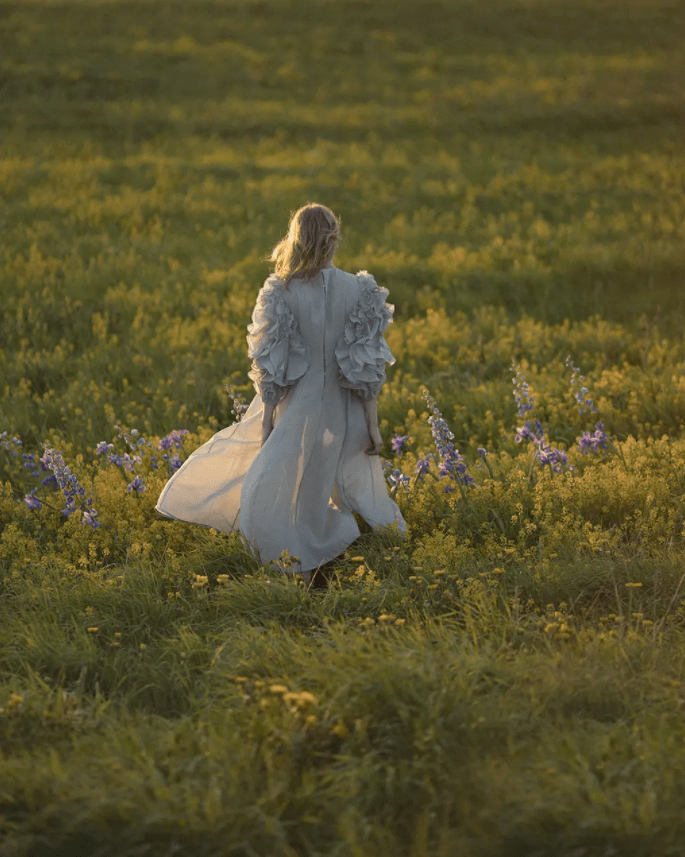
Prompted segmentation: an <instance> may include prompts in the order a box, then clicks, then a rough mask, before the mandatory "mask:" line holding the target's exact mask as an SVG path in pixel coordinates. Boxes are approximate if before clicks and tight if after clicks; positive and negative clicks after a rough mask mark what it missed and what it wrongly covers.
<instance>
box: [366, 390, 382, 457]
mask: <svg viewBox="0 0 685 857" xmlns="http://www.w3.org/2000/svg"><path fill="white" fill-rule="evenodd" d="M364 411H365V412H366V425H367V426H368V429H369V438H370V440H371V446H370V447H369V448H368V449H367V450H365V452H366V454H367V455H379V454H380V451H381V446H383V438H382V437H381V432H380V429H379V428H378V400H377V399H376V397H375V396H374V397H373V398H370V399H365V400H364Z"/></svg>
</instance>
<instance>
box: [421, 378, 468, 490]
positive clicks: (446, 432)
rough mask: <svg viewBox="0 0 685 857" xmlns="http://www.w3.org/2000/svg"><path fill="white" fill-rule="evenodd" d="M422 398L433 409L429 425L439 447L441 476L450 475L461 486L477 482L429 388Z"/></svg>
mask: <svg viewBox="0 0 685 857" xmlns="http://www.w3.org/2000/svg"><path fill="white" fill-rule="evenodd" d="M422 398H423V400H424V401H425V402H426V404H427V405H428V409H429V410H430V411H431V416H430V417H428V425H429V426H430V427H431V433H432V435H433V442H434V443H435V448H436V449H437V451H438V457H439V458H440V465H439V468H438V469H439V472H440V477H441V478H444V477H449V478H450V479H452V480H455V481H456V482H458V483H459V485H461V486H464V485H467V486H468V485H473V484H475V483H474V481H473V479H472V478H471V476H470V475H469V474H468V472H467V470H466V464H465V463H464V459H463V458H462V456H461V453H460V452H459V450H458V449H456V447H455V446H454V443H453V440H454V435H453V434H452V432H451V431H450V427H449V426H448V425H447V422H446V421H445V419H444V418H443V416H442V414H441V413H440V411H439V410H438V406H437V404H436V403H435V399H433V397H432V396H431V395H430V393H429V392H428V391H427V390H424V392H423V395H422Z"/></svg>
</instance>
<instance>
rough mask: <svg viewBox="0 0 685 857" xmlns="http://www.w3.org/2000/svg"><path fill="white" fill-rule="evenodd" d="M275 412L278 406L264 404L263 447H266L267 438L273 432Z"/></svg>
mask: <svg viewBox="0 0 685 857" xmlns="http://www.w3.org/2000/svg"><path fill="white" fill-rule="evenodd" d="M275 410H276V405H268V404H267V403H266V402H264V412H263V414H262V446H264V444H265V443H266V440H267V438H268V437H269V435H270V434H271V432H272V431H273V427H274V411H275Z"/></svg>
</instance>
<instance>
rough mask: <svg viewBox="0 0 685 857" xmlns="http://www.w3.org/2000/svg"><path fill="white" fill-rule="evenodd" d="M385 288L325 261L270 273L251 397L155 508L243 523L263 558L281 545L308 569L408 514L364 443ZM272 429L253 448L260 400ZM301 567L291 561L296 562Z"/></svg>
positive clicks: (376, 384) (378, 365)
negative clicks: (284, 273) (362, 523)
mask: <svg viewBox="0 0 685 857" xmlns="http://www.w3.org/2000/svg"><path fill="white" fill-rule="evenodd" d="M387 295H388V290H387V289H383V288H380V287H379V286H378V285H377V283H376V281H375V280H374V278H373V277H372V276H371V275H370V274H368V273H367V272H366V271H361V272H360V273H359V274H356V275H354V274H348V273H346V272H345V271H342V270H340V269H339V268H335V267H331V268H326V269H324V270H323V271H322V272H321V273H320V274H318V275H317V276H316V277H314V278H313V279H312V280H307V281H305V280H298V279H295V280H292V281H291V282H290V283H289V284H288V286H287V288H284V286H283V283H282V281H281V280H279V279H278V278H277V277H276V276H271V277H269V278H268V279H267V280H266V282H265V283H264V286H263V287H262V289H261V290H260V292H259V296H258V298H257V303H256V306H255V309H254V312H253V314H252V324H251V325H250V326H249V328H248V337H247V340H248V355H249V356H250V357H251V358H252V370H251V372H250V377H251V379H252V381H253V383H254V385H255V389H256V391H257V395H256V396H255V398H254V399H253V400H252V403H251V404H250V407H249V408H248V410H247V411H246V413H245V414H244V416H243V418H242V420H240V422H238V423H235V424H234V425H231V426H229V427H228V428H225V429H223V430H222V431H220V432H218V433H217V434H215V435H214V437H212V438H211V439H210V440H209V441H207V443H205V444H204V445H203V446H201V447H200V448H199V449H197V450H195V452H194V453H193V454H192V455H191V456H190V457H189V458H188V460H187V461H186V462H185V463H184V464H183V466H182V467H181V468H180V469H179V470H178V471H177V472H176V473H175V474H174V475H173V476H172V477H171V479H170V480H169V481H168V483H167V484H166V486H165V488H164V490H163V491H162V493H161V495H160V498H159V501H158V503H157V510H158V511H159V512H161V513H162V514H163V515H166V516H168V517H171V518H177V519H180V520H183V521H190V522H192V523H197V524H203V525H204V526H207V527H214V528H216V529H217V530H223V531H224V532H233V531H234V530H239V531H240V533H242V535H243V536H244V538H245V539H246V540H247V542H248V543H249V545H250V546H251V547H252V548H253V550H254V551H255V552H256V553H257V554H258V555H259V556H260V558H261V560H262V561H263V562H268V561H273V560H277V559H278V558H279V557H280V556H281V554H282V552H283V551H284V550H287V551H288V552H289V554H290V555H291V556H294V557H297V558H298V559H299V568H300V569H301V570H302V571H309V570H312V569H315V568H318V567H319V566H320V565H322V564H323V563H325V562H327V561H328V560H330V559H332V558H333V557H335V556H337V555H338V554H340V553H342V552H343V551H344V550H345V548H346V547H347V546H348V545H349V544H350V543H351V542H353V541H354V540H355V539H356V538H357V537H358V536H359V528H358V526H357V522H356V521H355V519H354V516H353V514H352V513H353V512H356V513H357V514H359V515H361V516H362V517H363V518H364V519H365V520H366V521H367V522H368V523H369V524H370V525H371V526H372V527H374V528H382V527H388V526H392V525H393V524H395V525H396V527H397V529H398V530H399V531H400V532H404V530H405V522H404V519H403V518H402V515H401V513H400V510H399V509H398V507H397V504H396V503H395V502H394V501H393V500H392V498H391V497H390V496H389V495H388V490H387V486H386V483H385V479H384V478H383V472H382V468H381V464H380V460H379V458H378V456H370V455H366V454H365V450H366V449H367V448H368V447H369V444H370V440H369V434H368V429H367V424H366V414H365V411H364V401H363V400H364V399H366V398H370V397H373V396H376V395H377V394H378V391H379V390H380V388H381V386H382V385H383V383H384V381H385V365H386V363H390V364H392V363H394V362H395V360H394V358H393V356H392V354H391V352H390V349H389V348H388V345H387V343H386V341H385V338H384V336H383V331H384V330H385V328H386V327H387V326H388V324H390V322H391V321H392V314H393V307H392V305H389V304H387V303H386V300H385V299H386V297H387ZM265 402H266V403H269V404H275V405H276V410H275V414H274V429H273V431H272V433H271V435H270V436H269V438H268V440H267V441H266V443H265V444H264V445H263V446H262V444H261V423H262V413H263V410H264V403H265ZM296 567H297V563H296V566H295V568H296Z"/></svg>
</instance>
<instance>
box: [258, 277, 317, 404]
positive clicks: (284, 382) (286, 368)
mask: <svg viewBox="0 0 685 857" xmlns="http://www.w3.org/2000/svg"><path fill="white" fill-rule="evenodd" d="M247 355H248V357H250V358H251V360H252V369H251V370H250V372H249V373H248V375H249V377H250V378H251V380H252V383H253V384H254V386H255V390H257V392H258V393H259V394H260V396H261V397H262V399H263V401H264V402H265V403H266V404H269V405H275V404H277V403H278V401H279V400H280V399H281V397H282V396H283V395H284V394H285V392H286V390H287V388H288V387H290V386H292V385H293V384H294V383H295V381H297V380H298V379H299V378H301V377H302V376H303V375H304V373H305V372H306V371H307V369H308V368H309V357H310V355H309V347H308V346H307V343H306V342H305V341H304V339H303V338H302V335H301V334H300V331H299V330H298V327H297V322H296V321H295V319H294V318H293V314H292V312H291V310H290V307H289V306H288V304H287V302H286V299H285V297H284V296H283V286H282V285H281V282H280V280H278V279H277V278H276V277H273V276H272V277H269V279H268V280H267V281H266V282H265V283H264V285H263V286H262V288H261V289H260V291H259V295H258V296H257V303H256V304H255V308H254V311H253V313H252V324H250V325H249V326H248V328H247Z"/></svg>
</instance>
